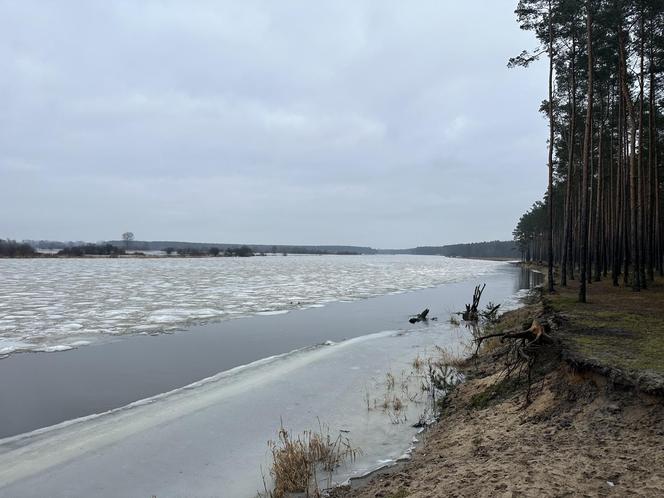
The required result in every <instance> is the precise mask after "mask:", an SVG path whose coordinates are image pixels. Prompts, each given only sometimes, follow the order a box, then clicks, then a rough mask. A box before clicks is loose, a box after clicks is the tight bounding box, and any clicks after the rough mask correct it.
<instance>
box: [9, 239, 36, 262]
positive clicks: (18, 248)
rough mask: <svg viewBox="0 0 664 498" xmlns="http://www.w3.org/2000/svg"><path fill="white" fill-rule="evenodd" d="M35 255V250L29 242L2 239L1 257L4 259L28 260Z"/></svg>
mask: <svg viewBox="0 0 664 498" xmlns="http://www.w3.org/2000/svg"><path fill="white" fill-rule="evenodd" d="M35 254H36V253H35V249H34V248H33V247H32V246H31V245H30V244H28V243H27V242H16V241H15V240H10V239H0V256H1V257H3V258H26V257H30V256H35Z"/></svg>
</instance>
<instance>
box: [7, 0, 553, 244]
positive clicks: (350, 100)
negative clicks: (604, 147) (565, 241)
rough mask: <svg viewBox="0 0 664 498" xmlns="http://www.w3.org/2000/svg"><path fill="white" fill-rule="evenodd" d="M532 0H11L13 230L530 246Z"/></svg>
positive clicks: (541, 77) (539, 132)
mask: <svg viewBox="0 0 664 498" xmlns="http://www.w3.org/2000/svg"><path fill="white" fill-rule="evenodd" d="M515 5H516V0H475V1H472V2H470V1H468V2H459V1H458V0H414V1H412V2H404V1H400V0H394V1H390V0H384V1H362V0H335V1H326V2H324V1H315V2H314V1H311V0H301V1H295V0H283V1H278V2H276V1H269V0H265V1H254V0H243V1H235V0H232V1H225V0H214V1H206V0H191V1H185V0H182V1H170V0H159V1H157V0H142V1H136V0H126V1H122V0H106V1H91V0H79V1H77V0H61V1H57V2H55V1H43V0H37V1H34V0H21V1H10V0H0V74H2V77H0V202H1V204H2V209H1V210H0V237H5V238H7V237H8V238H13V239H17V240H22V239H51V240H86V241H99V240H109V239H119V238H120V235H121V234H122V233H123V232H126V231H132V232H133V233H134V234H135V236H136V239H137V240H183V241H184V240H187V241H199V242H230V243H265V244H353V245H363V246H372V247H377V248H405V247H414V246H418V245H442V244H447V243H456V242H470V241H481V240H495V239H503V240H505V239H510V238H511V233H512V229H513V227H514V225H515V224H516V222H517V221H518V218H519V216H520V215H521V214H522V213H523V212H524V211H525V210H527V209H528V208H529V207H530V205H531V204H532V203H533V202H534V201H535V200H537V199H539V198H541V196H542V194H543V192H544V190H545V188H546V172H547V170H546V139H547V131H546V120H545V119H544V117H543V116H542V115H541V114H539V113H538V107H539V105H540V102H541V100H542V99H543V98H544V97H545V94H546V84H547V73H546V69H547V68H546V64H545V63H544V62H543V61H541V62H539V63H538V64H535V65H534V66H533V67H531V68H529V69H527V70H524V69H507V67H506V63H507V60H508V58H509V57H511V56H514V55H517V54H518V53H519V52H521V50H523V49H531V48H534V47H535V46H536V42H535V40H534V37H533V36H532V34H530V33H527V32H523V31H521V30H520V29H519V27H518V25H517V23H516V20H515V16H514V13H513V11H514V8H515Z"/></svg>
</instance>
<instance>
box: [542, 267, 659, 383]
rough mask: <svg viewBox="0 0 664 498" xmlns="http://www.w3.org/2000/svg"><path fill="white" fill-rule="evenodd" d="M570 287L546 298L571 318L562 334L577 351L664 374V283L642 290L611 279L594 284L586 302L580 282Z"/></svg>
mask: <svg viewBox="0 0 664 498" xmlns="http://www.w3.org/2000/svg"><path fill="white" fill-rule="evenodd" d="M568 284H569V285H568V287H567V288H564V287H560V286H556V293H555V294H553V295H546V296H545V299H546V303H547V304H548V305H550V306H551V307H552V308H553V310H554V311H557V312H559V313H561V314H563V316H564V317H566V318H568V319H569V323H568V326H566V327H563V333H564V335H565V338H566V339H567V340H568V342H569V343H570V345H571V346H572V348H573V349H576V350H578V352H579V353H581V354H582V355H584V356H586V357H590V358H594V359H596V360H598V361H599V362H600V363H603V364H606V365H609V366H615V367H618V368H622V369H629V370H650V371H654V372H657V373H664V279H661V278H659V279H657V280H656V281H655V282H654V283H649V288H648V290H643V291H641V292H633V291H632V290H631V288H629V287H627V288H626V287H622V286H621V287H614V286H613V285H612V284H611V279H610V278H608V279H604V280H602V281H601V282H593V283H592V284H589V285H588V303H585V304H583V303H579V302H578V299H577V296H578V289H579V282H578V280H574V281H570V282H568Z"/></svg>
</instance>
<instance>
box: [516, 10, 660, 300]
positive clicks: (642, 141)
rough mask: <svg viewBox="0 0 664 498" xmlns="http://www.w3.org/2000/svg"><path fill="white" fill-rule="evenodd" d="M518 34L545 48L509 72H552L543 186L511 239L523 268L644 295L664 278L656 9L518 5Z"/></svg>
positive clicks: (545, 107) (525, 55)
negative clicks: (537, 265) (537, 65)
mask: <svg viewBox="0 0 664 498" xmlns="http://www.w3.org/2000/svg"><path fill="white" fill-rule="evenodd" d="M515 12H516V16H517V20H518V22H519V24H520V26H521V28H522V29H525V30H530V31H532V32H534V33H535V35H536V38H537V40H538V41H539V44H540V47H539V48H538V49H536V50H534V51H523V52H522V53H521V54H520V55H518V56H517V57H514V58H512V59H510V61H509V64H508V66H510V67H515V66H524V67H526V66H528V65H530V63H532V62H533V61H535V60H537V59H539V58H545V59H546V60H547V62H548V81H547V87H548V95H547V98H546V99H545V100H544V101H543V102H542V105H541V107H540V111H541V112H542V113H543V114H544V115H545V116H546V118H547V120H548V124H549V139H548V151H547V152H548V188H547V191H546V193H545V195H544V198H543V200H542V201H538V202H536V203H535V204H534V205H533V206H532V207H531V208H530V210H528V211H527V212H526V213H524V214H523V216H521V218H520V220H519V222H518V224H517V226H516V228H515V230H514V238H515V240H516V241H517V243H518V245H519V248H520V250H521V252H522V254H523V255H524V257H525V258H526V259H535V258H537V252H538V251H539V253H540V254H541V253H542V252H544V258H545V259H546V260H547V261H548V265H549V270H548V272H549V280H548V281H549V290H550V291H553V290H554V285H555V284H556V283H557V282H556V281H555V279H554V276H555V275H554V266H556V267H557V268H558V269H559V272H558V276H559V282H558V283H560V285H562V286H566V285H567V283H568V280H570V279H575V278H578V279H579V300H580V301H581V302H585V301H586V297H587V284H588V283H591V282H592V281H599V280H601V279H602V278H611V279H612V281H613V284H614V285H616V286H618V285H620V284H621V282H622V284H623V285H627V286H631V288H632V289H633V290H634V291H640V290H641V289H645V288H647V287H648V285H650V283H651V282H652V281H653V280H654V278H655V275H656V274H657V273H659V274H660V275H664V265H663V263H664V261H663V250H662V249H663V248H662V242H663V240H662V217H661V213H662V203H663V199H662V176H663V171H662V150H663V149H664V148H663V147H662V143H661V141H662V138H661V126H662V125H661V123H662V120H663V116H662V100H663V94H662V75H663V72H662V69H663V68H664V29H663V28H664V2H662V1H661V0H632V1H625V0H521V1H519V3H518V5H517V8H516V11H515Z"/></svg>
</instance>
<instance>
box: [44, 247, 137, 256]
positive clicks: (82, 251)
mask: <svg viewBox="0 0 664 498" xmlns="http://www.w3.org/2000/svg"><path fill="white" fill-rule="evenodd" d="M121 254H125V250H124V249H121V248H119V247H116V246H114V245H112V244H84V245H80V246H70V247H65V248H63V249H61V250H60V251H58V254H57V255H58V256H67V257H81V256H119V255H121Z"/></svg>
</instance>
